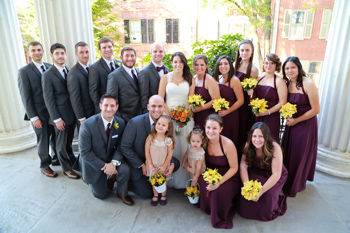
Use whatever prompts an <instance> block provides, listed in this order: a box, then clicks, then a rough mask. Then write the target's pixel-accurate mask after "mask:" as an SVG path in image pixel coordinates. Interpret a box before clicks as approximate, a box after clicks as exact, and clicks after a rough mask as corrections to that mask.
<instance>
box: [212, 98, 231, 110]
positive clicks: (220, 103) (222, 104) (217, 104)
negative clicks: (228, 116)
mask: <svg viewBox="0 0 350 233" xmlns="http://www.w3.org/2000/svg"><path fill="white" fill-rule="evenodd" d="M229 105H230V103H229V102H228V101H227V100H225V99H224V98H219V99H215V100H214V101H213V108H214V110H215V112H218V111H220V110H222V109H224V108H225V109H228V108H229Z"/></svg>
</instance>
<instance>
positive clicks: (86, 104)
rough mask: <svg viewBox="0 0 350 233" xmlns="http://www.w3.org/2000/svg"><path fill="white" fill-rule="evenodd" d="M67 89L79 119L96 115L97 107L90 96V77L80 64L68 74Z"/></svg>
mask: <svg viewBox="0 0 350 233" xmlns="http://www.w3.org/2000/svg"><path fill="white" fill-rule="evenodd" d="M67 88H68V92H69V96H70V101H71V103H72V107H73V110H74V113H75V116H76V117H77V119H81V118H84V117H85V118H89V117H90V116H92V115H94V113H95V107H94V104H93V102H92V100H91V98H90V95H89V76H88V73H87V71H86V70H85V69H84V68H83V67H82V66H81V65H80V64H79V62H77V63H76V64H75V65H74V66H73V67H72V69H71V70H70V71H69V73H68V77H67Z"/></svg>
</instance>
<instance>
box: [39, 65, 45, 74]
mask: <svg viewBox="0 0 350 233" xmlns="http://www.w3.org/2000/svg"><path fill="white" fill-rule="evenodd" d="M40 68H41V70H42V71H43V73H44V72H45V66H44V65H41V66H40Z"/></svg>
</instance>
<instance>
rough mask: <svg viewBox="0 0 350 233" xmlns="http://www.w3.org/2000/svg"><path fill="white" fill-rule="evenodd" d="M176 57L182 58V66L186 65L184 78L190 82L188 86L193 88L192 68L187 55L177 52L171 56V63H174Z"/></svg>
mask: <svg viewBox="0 0 350 233" xmlns="http://www.w3.org/2000/svg"><path fill="white" fill-rule="evenodd" d="M176 56H177V57H179V58H180V60H181V62H182V64H183V65H184V69H183V74H182V76H183V78H184V79H185V80H186V81H187V82H188V84H189V85H190V86H191V85H192V74H191V70H190V67H189V66H188V64H187V58H186V57H185V54H183V53H182V52H176V53H174V54H173V55H171V61H173V60H174V58H175V57H176Z"/></svg>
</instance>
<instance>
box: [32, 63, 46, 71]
mask: <svg viewBox="0 0 350 233" xmlns="http://www.w3.org/2000/svg"><path fill="white" fill-rule="evenodd" d="M33 64H34V65H35V67H36V68H37V69H38V70H39V71H40V73H43V71H42V69H41V66H44V67H45V70H47V67H46V66H45V64H44V62H41V63H37V62H35V61H33Z"/></svg>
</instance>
